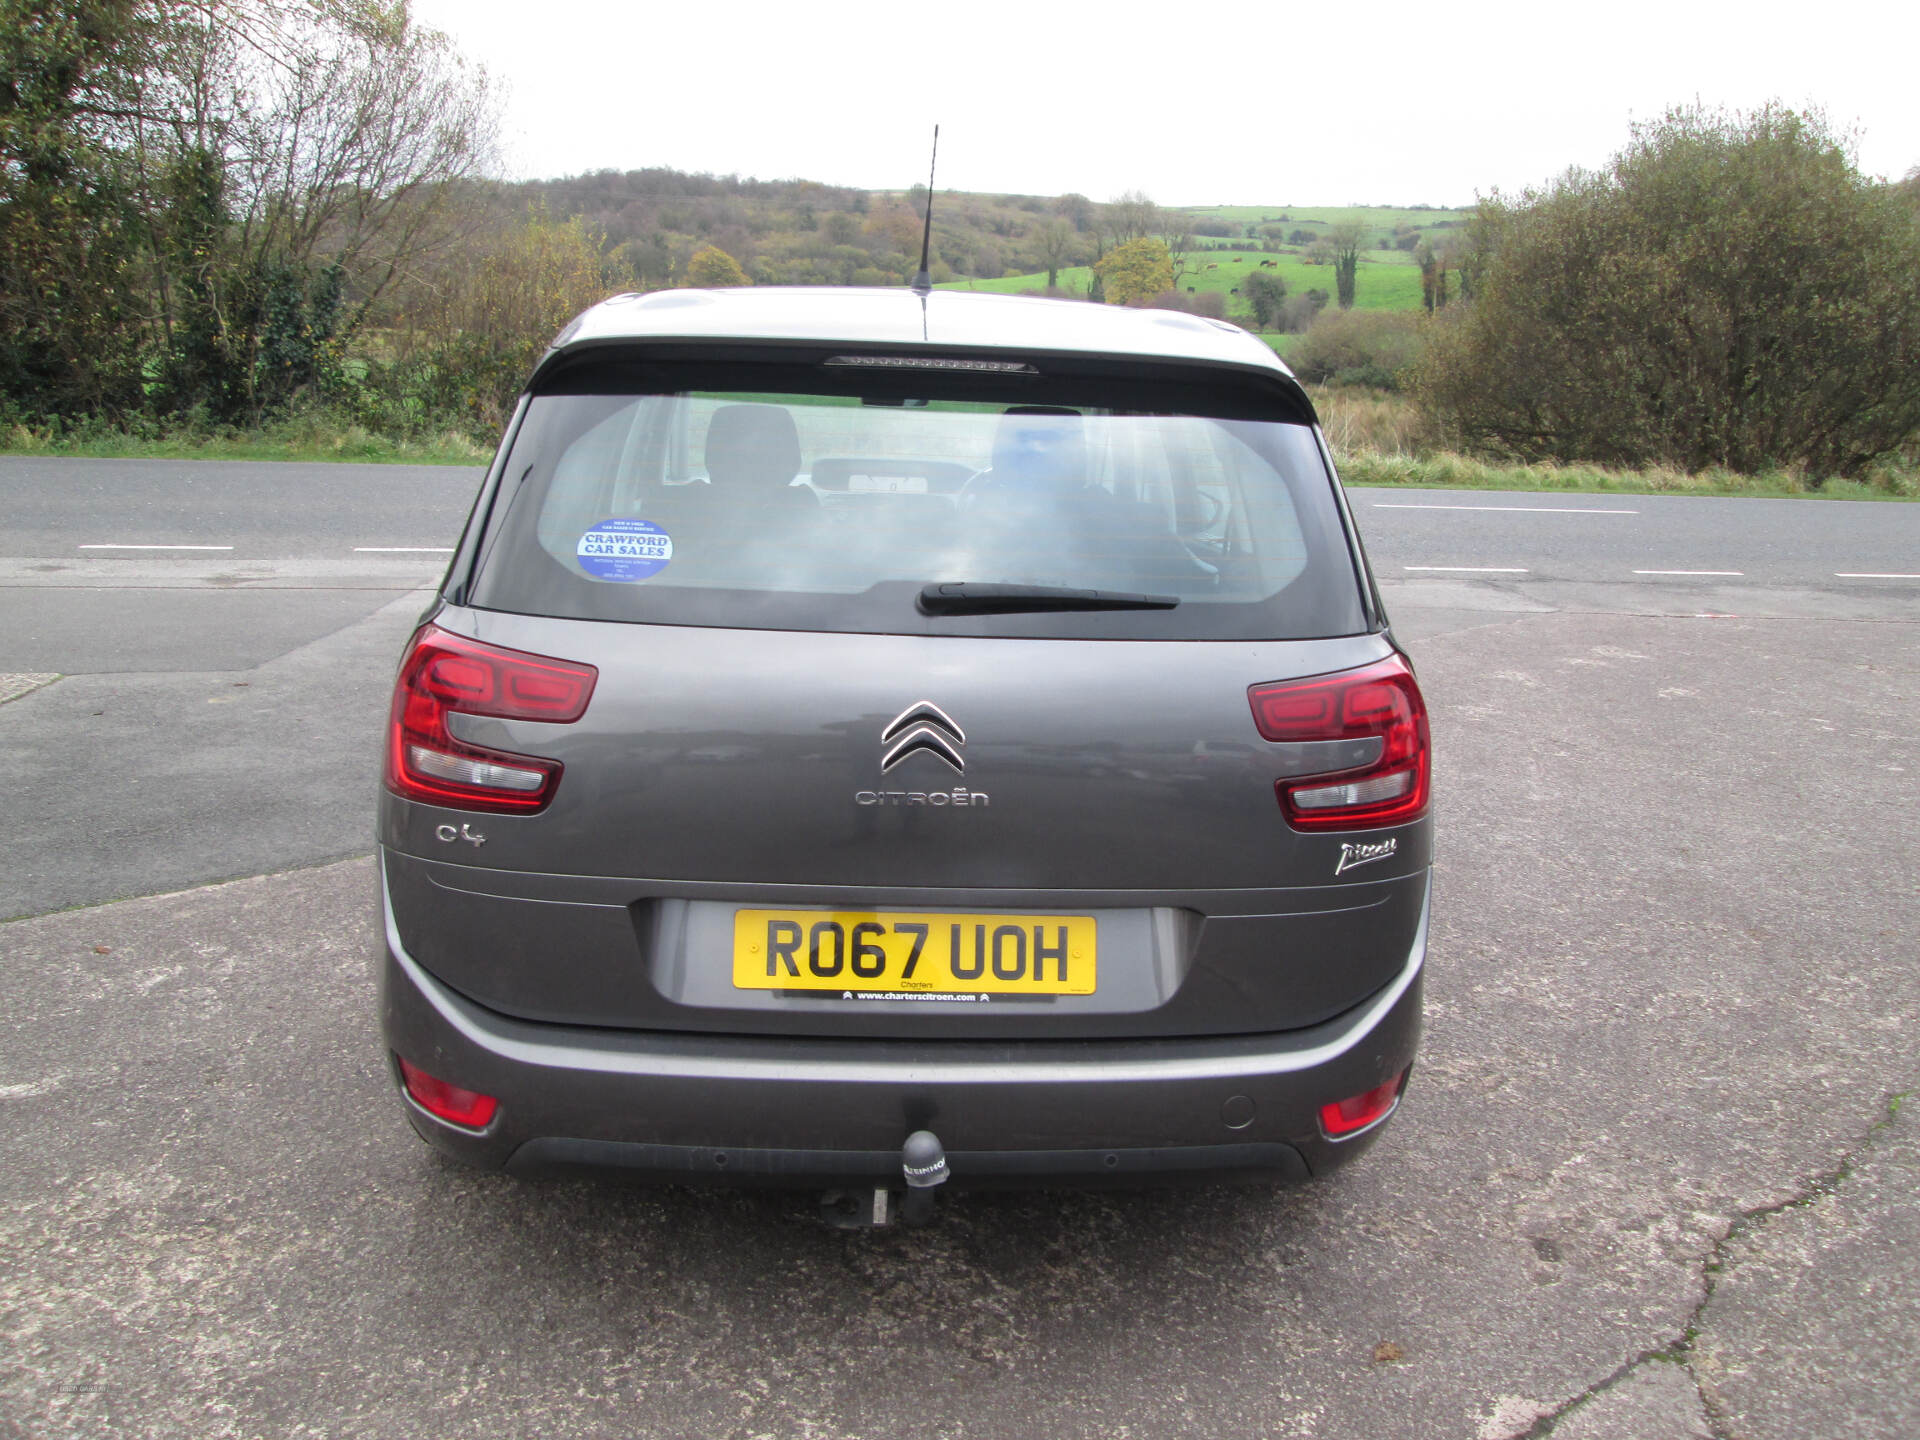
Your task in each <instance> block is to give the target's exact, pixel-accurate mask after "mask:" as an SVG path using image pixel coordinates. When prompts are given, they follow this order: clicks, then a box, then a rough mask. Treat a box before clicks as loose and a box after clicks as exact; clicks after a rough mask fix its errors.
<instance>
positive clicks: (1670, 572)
mask: <svg viewBox="0 0 1920 1440" xmlns="http://www.w3.org/2000/svg"><path fill="white" fill-rule="evenodd" d="M1633 573H1634V574H1636V575H1744V574H1745V573H1746V572H1745V571H1744V570H1636V571H1634V572H1633Z"/></svg>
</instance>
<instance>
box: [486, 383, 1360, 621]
mask: <svg viewBox="0 0 1920 1440" xmlns="http://www.w3.org/2000/svg"><path fill="white" fill-rule="evenodd" d="M671 374H672V372H667V375H669V376H670V375H671ZM736 377H737V378H736ZM663 378H667V376H663V375H662V374H661V373H660V371H659V370H658V368H657V367H649V368H648V370H647V371H646V372H645V373H644V374H642V375H640V376H639V377H638V383H637V384H636V377H635V376H634V374H633V373H632V372H621V371H617V370H611V369H610V370H608V371H607V372H606V374H605V376H604V377H602V378H601V379H600V380H599V382H598V383H596V378H595V376H594V375H593V374H592V373H591V372H588V373H587V374H586V375H584V376H582V375H580V374H578V373H576V374H574V375H572V376H570V377H569V381H568V385H567V389H568V392H569V393H565V394H540V395H536V396H534V398H533V399H532V400H530V401H529V403H528V406H527V409H526V412H525V415H524V418H523V420H522V422H521V425H520V428H519V431H518V433H517V434H516V436H515V438H514V442H513V446H512V449H511V451H510V452H509V454H508V456H507V459H506V463H505V465H504V466H503V467H502V469H501V472H500V474H501V478H500V482H499V488H498V490H497V492H496V494H495V495H494V497H493V499H492V503H491V506H490V509H489V515H488V520H487V530H486V533H485V535H484V537H483V539H482V543H481V547H480V562H479V570H478V574H477V576H476V577H475V583H474V587H473V589H472V592H471V599H472V602H473V603H474V604H476V605H478V606H480V607H482V608H486V609H496V610H507V611H513V612H518V613H523V614H537V615H552V616H561V617H566V618H577V619H592V620H615V621H644V622H653V623H664V624H679V625H714V626H729V627H751V628H764V629H781V630H830V631H856V632H870V633H894V634H948V635H1019V636H1029V637H1059V638H1112V639H1120V638H1129V639H1135V638H1137V639H1225V638H1261V639H1304V638H1317V637H1323V636H1330V635H1343V634H1354V633H1358V632H1359V631H1361V630H1364V629H1365V617H1364V613H1363V610H1362V607H1361V602H1360V595H1359V582H1358V580H1357V577H1356V575H1355V570H1354V565H1353V561H1352V559H1351V556H1350V554H1349V551H1348V547H1347V544H1346V540H1345V535H1344V531H1343V529H1342V527H1341V523H1340V518H1339V511H1338V507H1337V505H1336V502H1335V499H1334V494H1333V488H1332V487H1333V481H1332V479H1331V477H1330V476H1329V474H1328V472H1327V468H1326V466H1325V464H1324V463H1323V461H1322V459H1321V453H1320V450H1319V446H1318V444H1317V442H1316V439H1315V436H1314V434H1313V431H1312V430H1311V428H1310V427H1308V426H1307V425H1305V424H1302V423H1299V422H1298V421H1296V420H1292V419H1257V418H1244V417H1245V416H1247V415H1248V413H1249V412H1250V411H1252V412H1254V413H1257V412H1258V410H1259V408H1260V407H1259V406H1258V404H1254V405H1251V406H1250V405H1249V404H1248V403H1247V401H1246V400H1245V398H1244V392H1243V393H1242V395H1241V398H1239V399H1238V400H1236V401H1235V403H1234V404H1232V405H1225V404H1223V405H1221V406H1219V407H1218V408H1220V409H1222V410H1226V411H1228V412H1229V413H1230V414H1233V415H1237V416H1240V417H1243V418H1223V417H1221V416H1217V415H1209V414H1206V413H1195V412H1204V411H1205V410H1206V409H1208V408H1211V407H1209V406H1207V405H1206V403H1205V401H1206V391H1205V389H1204V388H1203V387H1197V386H1194V385H1182V386H1178V387H1167V388H1166V390H1165V392H1164V393H1163V394H1156V393H1155V391H1154V389H1153V387H1151V386H1148V385H1142V384H1138V383H1132V384H1128V385H1126V386H1125V387H1124V391H1125V393H1124V395H1122V396H1120V397H1119V398H1124V399H1125V401H1126V402H1127V403H1126V404H1125V405H1117V404H1105V405H1103V404H1094V403H1087V402H1088V400H1089V399H1090V398H1101V399H1106V398H1113V397H1110V396H1108V395H1101V394H1099V391H1100V389H1101V388H1102V387H1099V386H1093V387H1089V386H1087V385H1084V384H1083V385H1081V386H1078V387H1072V386H1069V387H1061V386H1047V385H1045V384H1038V383H1035V382H1033V381H1031V380H1008V381H1007V382H1005V384H1004V386H1003V387H1000V388H999V389H998V391H996V387H995V386H994V385H993V384H983V383H982V382H981V381H980V380H979V378H978V377H975V376H969V377H966V380H965V382H964V386H963V385H961V384H956V383H950V382H947V381H946V380H945V378H944V377H942V376H939V375H937V374H935V375H930V376H927V377H923V378H922V377H915V378H912V379H907V378H906V377H899V376H892V377H888V384H887V386H886V388H885V390H884V392H883V393H868V394H859V393H846V392H847V391H848V390H850V389H852V388H855V387H854V385H853V384H852V383H850V382H849V381H848V380H847V379H846V378H845V377H839V376H836V377H833V378H832V379H831V380H830V381H829V380H828V379H827V378H826V377H824V376H819V375H815V374H812V373H810V372H809V370H808V368H807V367H800V366H777V367H767V368H766V369H765V370H764V371H758V372H754V371H752V369H751V367H741V366H734V367H728V368H727V369H726V370H725V371H721V372H719V373H714V367H707V366H702V367H698V370H697V372H689V373H688V374H687V376H686V378H687V379H688V380H689V381H690V382H691V383H689V384H688V385H687V388H685V389H669V388H667V386H665V385H663V384H661V383H660V382H661V380H662V379H663ZM729 379H733V380H735V384H734V385H727V384H724V383H719V384H716V383H715V382H716V381H720V382H724V381H726V380H729ZM739 381H746V382H748V383H745V384H741V383H739ZM702 382H704V383H702ZM629 386H632V387H633V388H634V389H635V390H639V391H641V392H643V393H631V392H629V391H628V387H629ZM1105 388H1106V389H1108V390H1110V391H1117V390H1119V389H1120V388H1121V387H1118V386H1112V385H1109V386H1107V387H1105ZM943 389H944V390H946V391H947V393H945V394H943V393H942V392H943ZM954 390H959V391H960V398H955V396H954V394H953V393H952V392H953V391H954ZM616 391H620V392H623V393H615V392H616ZM835 391H837V392H839V393H834V392H835ZM596 392H605V393H596ZM1161 401H1167V402H1173V401H1178V402H1180V403H1179V404H1177V405H1175V404H1172V403H1168V404H1167V406H1166V408H1164V409H1163V408H1161V405H1160V403H1159V402H1161ZM1196 401H1197V402H1199V403H1196ZM1275 413H1280V407H1279V405H1278V404H1276V405H1275ZM939 584H961V585H975V586H978V585H991V586H1014V587H1044V588H1064V589H1071V590H1077V591H1098V592H1102V593H1104V594H1111V595H1122V596H1127V595H1135V596H1137V595H1148V596H1152V597H1155V598H1156V600H1157V601H1158V602H1161V605H1160V608H1154V609H1137V610H1136V609H1129V610H1114V611H1073V610H1069V611H1041V612H1037V613H1024V612H1018V611H1016V612H1014V613H996V614H972V613H969V614H940V613H935V614H928V613H925V610H924V608H923V607H922V606H921V605H919V604H917V603H916V602H917V601H918V599H919V597H920V595H921V592H922V591H923V589H925V588H926V587H928V586H930V585H939ZM1166 601H1177V603H1176V604H1171V605H1168V604H1165V603H1164V602H1166Z"/></svg>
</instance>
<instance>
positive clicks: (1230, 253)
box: [938, 250, 1420, 314]
mask: <svg viewBox="0 0 1920 1440" xmlns="http://www.w3.org/2000/svg"><path fill="white" fill-rule="evenodd" d="M1263 260H1271V261H1272V262H1274V263H1273V265H1272V266H1271V267H1270V268H1271V269H1272V271H1273V273H1275V274H1277V275H1278V276H1279V277H1280V278H1281V279H1282V280H1285V281H1286V282H1287V293H1288V294H1290V295H1299V294H1303V293H1304V292H1306V291H1308V290H1324V291H1326V292H1327V293H1328V294H1329V295H1331V294H1333V293H1334V284H1333V267H1332V266H1331V265H1309V264H1307V262H1306V261H1305V260H1304V259H1303V258H1302V257H1301V256H1300V255H1298V254H1295V253H1291V252H1288V251H1281V252H1280V253H1278V254H1273V255H1269V254H1263V253H1262V252H1260V251H1258V250H1196V251H1195V252H1194V253H1193V254H1191V255H1189V256H1188V257H1187V273H1186V274H1185V275H1183V276H1181V277H1180V282H1179V286H1180V288H1181V289H1182V290H1189V289H1191V290H1194V291H1203V290H1225V291H1229V292H1231V291H1233V290H1236V289H1238V288H1239V285H1240V282H1241V280H1243V279H1244V278H1246V275H1247V272H1248V271H1250V270H1257V269H1258V268H1259V267H1260V262H1261V261H1263ZM1092 278H1093V272H1092V271H1091V270H1089V269H1088V268H1087V267H1086V266H1084V265H1076V266H1074V267H1072V268H1071V269H1067V270H1062V271H1061V272H1060V279H1059V284H1060V288H1061V289H1063V290H1067V291H1069V292H1071V293H1073V294H1078V295H1084V294H1086V293H1087V284H1088V282H1089V281H1090V280H1091V279H1092ZM1046 284H1047V277H1046V274H1045V272H1044V271H1043V272H1042V273H1040V274H1038V275H1003V276H1001V277H1000V278H999V279H998V280H954V281H950V282H948V283H947V284H945V285H942V286H940V287H938V288H940V289H942V290H985V291H988V292H990V293H992V294H996V295H1019V294H1021V293H1023V292H1025V291H1028V290H1044V289H1045V288H1046ZM1353 304H1354V308H1355V309H1356V310H1418V309H1419V308H1420V267H1419V266H1417V265H1415V264H1414V263H1413V261H1412V259H1411V257H1409V256H1408V255H1407V254H1406V252H1405V251H1401V250H1370V251H1367V252H1365V253H1364V254H1362V256H1361V257H1360V269H1359V271H1358V272H1357V273H1356V274H1355V275H1354V277H1353ZM1227 307H1228V309H1229V311H1230V312H1238V313H1242V314H1244V313H1245V310H1246V307H1245V306H1243V305H1242V304H1240V301H1239V297H1238V296H1235V295H1232V294H1229V295H1228V297H1227Z"/></svg>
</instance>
